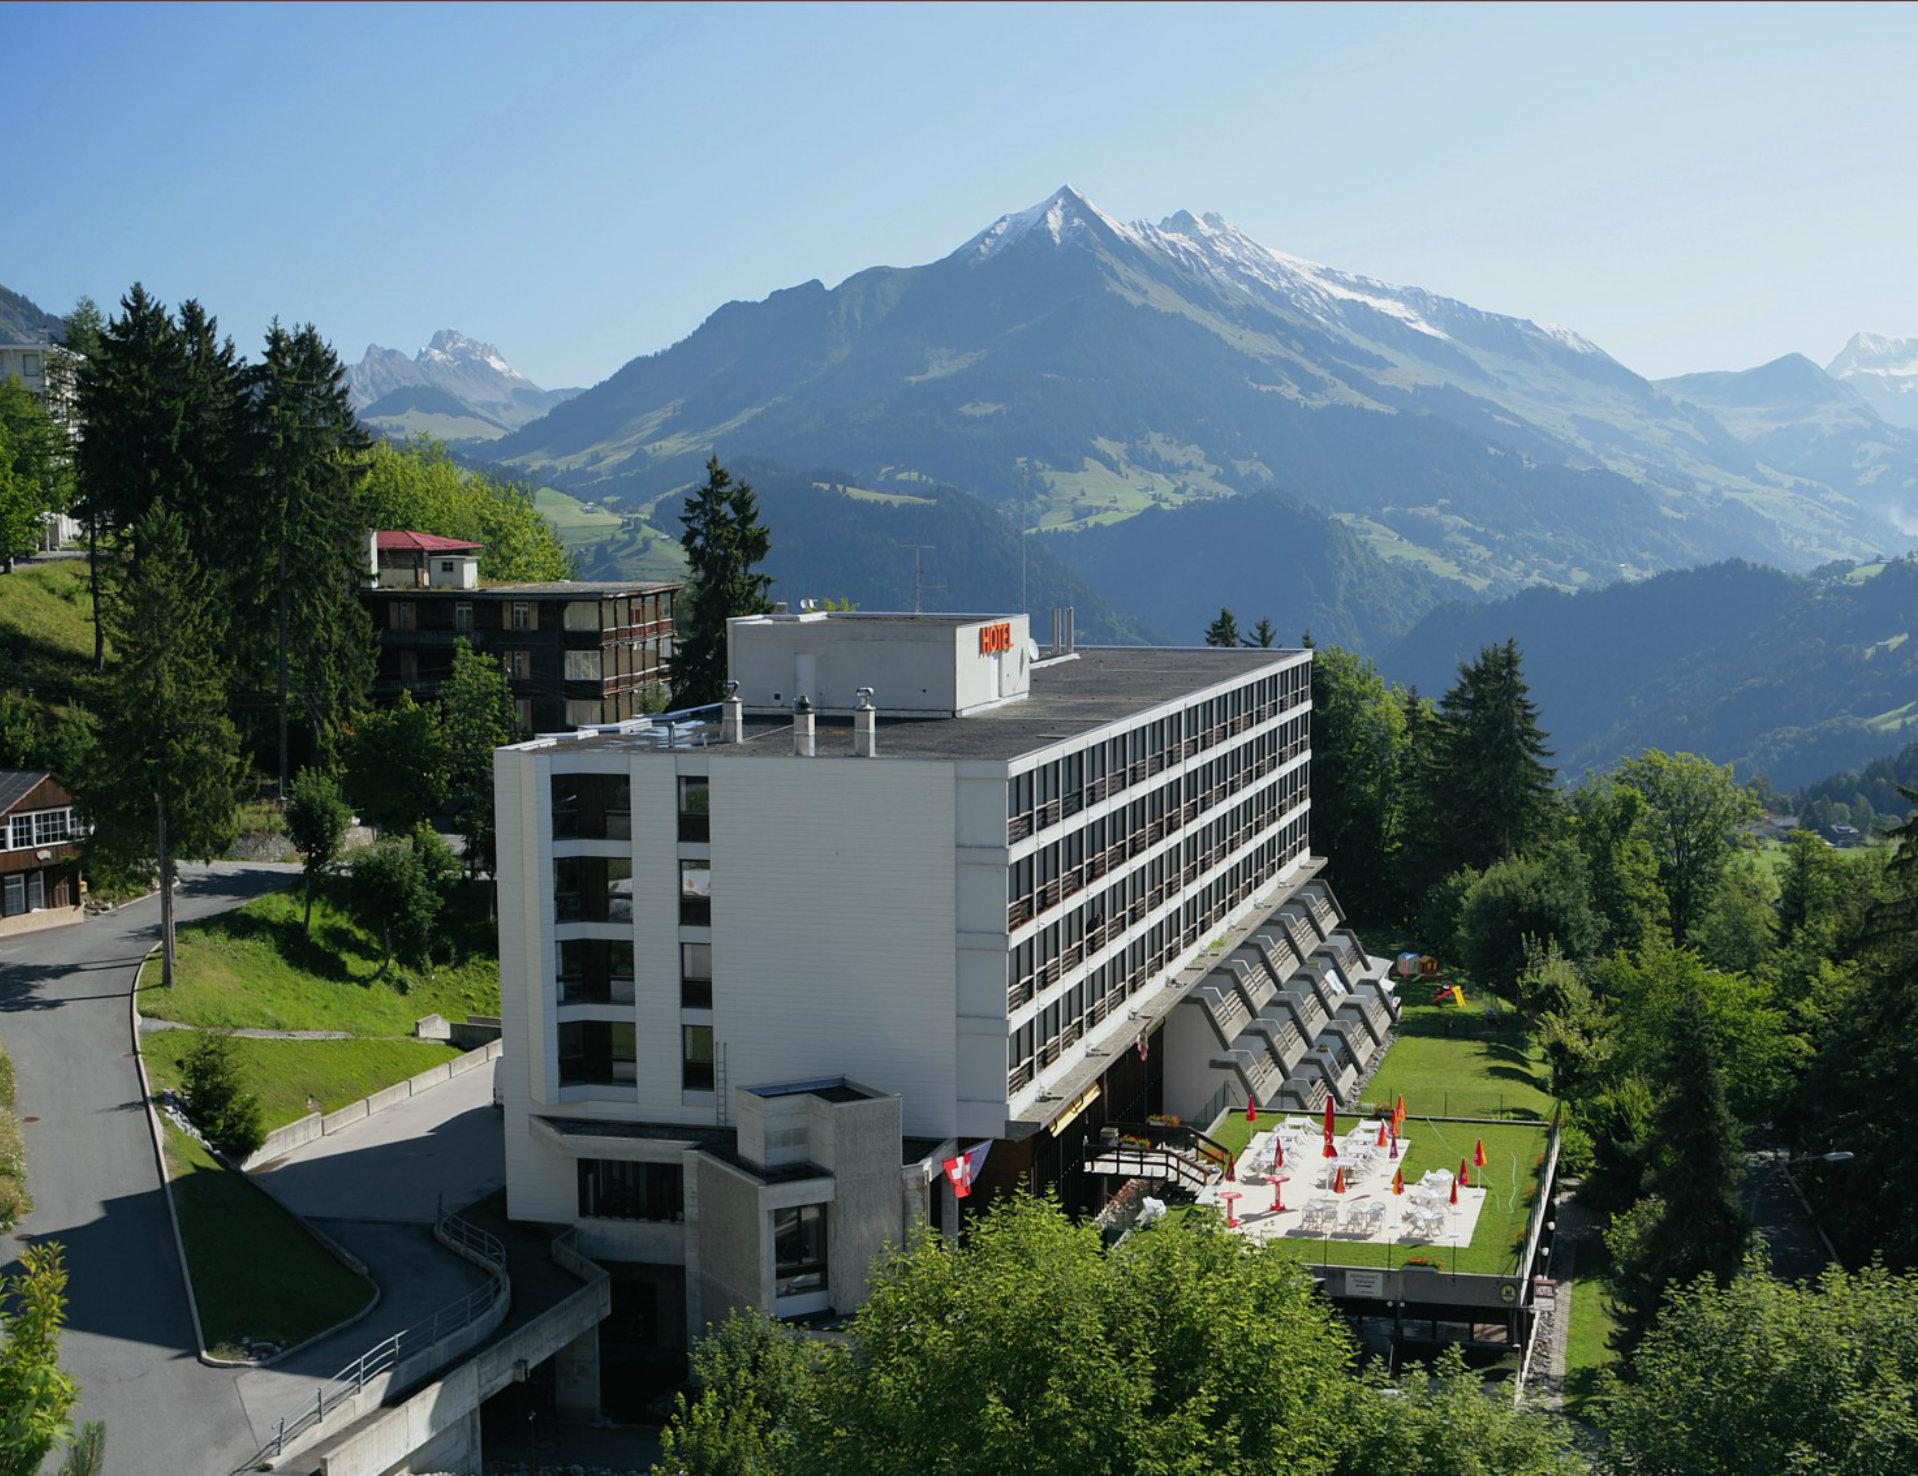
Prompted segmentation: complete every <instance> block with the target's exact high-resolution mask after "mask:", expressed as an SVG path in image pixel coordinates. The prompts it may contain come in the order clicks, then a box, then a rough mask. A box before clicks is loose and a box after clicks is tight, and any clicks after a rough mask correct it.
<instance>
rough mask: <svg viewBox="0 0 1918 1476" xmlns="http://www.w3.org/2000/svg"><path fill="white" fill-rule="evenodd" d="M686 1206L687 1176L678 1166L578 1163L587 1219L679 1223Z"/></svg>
mask: <svg viewBox="0 0 1918 1476" xmlns="http://www.w3.org/2000/svg"><path fill="white" fill-rule="evenodd" d="M685 1204H686V1183H685V1175H684V1172H683V1171H682V1170H681V1168H680V1166H679V1165H678V1164H676V1163H624V1162H620V1161H619V1160H616V1159H607V1158H582V1159H581V1160H580V1161H579V1212H580V1214H581V1215H583V1216H585V1217H586V1218H588V1219H595V1220H659V1221H666V1222H677V1221H678V1220H679V1219H680V1218H681V1216H682V1215H683V1214H684V1213H685Z"/></svg>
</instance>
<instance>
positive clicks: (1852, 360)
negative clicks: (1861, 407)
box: [1825, 333, 1918, 430]
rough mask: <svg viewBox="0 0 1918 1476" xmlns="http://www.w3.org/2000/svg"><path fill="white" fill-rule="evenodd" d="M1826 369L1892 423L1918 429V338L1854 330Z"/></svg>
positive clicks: (1909, 428)
mask: <svg viewBox="0 0 1918 1476" xmlns="http://www.w3.org/2000/svg"><path fill="white" fill-rule="evenodd" d="M1825 368H1826V371H1827V372H1828V373H1830V374H1831V375H1832V376H1833V377H1834V378H1837V379H1842V380H1844V381H1845V382H1846V383H1847V384H1849V385H1851V386H1852V387H1853V388H1854V389H1856V390H1857V391H1858V393H1859V394H1861V395H1863V396H1864V397H1865V399H1866V400H1867V401H1868V402H1869V403H1870V405H1871V407H1872V409H1874V410H1876V411H1877V412H1878V413H1879V414H1880V415H1882V416H1884V417H1885V419H1886V420H1888V421H1890V422H1891V423H1892V424H1893V425H1901V426H1904V427H1905V428H1906V429H1907V430H1918V338H1886V337H1885V336H1884V335H1883V334H1879V333H1854V334H1852V336H1851V342H1850V343H1848V344H1846V345H1845V346H1844V347H1843V348H1842V349H1840V350H1839V351H1838V357H1837V358H1835V359H1833V360H1832V361H1831V363H1829V364H1827V365H1826V366H1825Z"/></svg>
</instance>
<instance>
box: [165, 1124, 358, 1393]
mask: <svg viewBox="0 0 1918 1476" xmlns="http://www.w3.org/2000/svg"><path fill="white" fill-rule="evenodd" d="M166 1151H167V1165H168V1170H169V1176H170V1177H171V1179H172V1181H173V1203H174V1207H175V1208H176V1209H177V1210H178V1212H179V1216H180V1236H181V1239H182V1240H183V1241H184V1242H185V1244H186V1257H187V1269H188V1271H189V1273H190V1274H191V1276H192V1277H193V1296H194V1300H195V1301H196V1302H197V1303H198V1304H199V1308H200V1327H201V1332H202V1334H203V1335H204V1336H205V1338H206V1342H207V1349H208V1351H209V1352H212V1353H214V1354H215V1355H216V1356H221V1357H237V1356H240V1352H241V1349H242V1348H243V1346H244V1345H245V1344H246V1343H248V1342H253V1343H261V1342H265V1343H273V1344H277V1345H278V1346H280V1347H282V1348H290V1347H292V1346H293V1345H294V1344H295V1343H299V1342H303V1341H304V1340H305V1339H307V1338H310V1337H312V1336H313V1335H314V1334H315V1333H318V1332H323V1331H325V1330H326V1329H327V1328H329V1327H332V1326H333V1325H334V1324H336V1323H339V1322H343V1321H345V1320H346V1319H347V1318H348V1317H351V1316H352V1315H353V1314H354V1313H356V1312H358V1311H359V1310H360V1309H361V1308H362V1307H364V1306H365V1305H366V1304H367V1302H368V1301H369V1300H371V1298H372V1296H373V1285H372V1283H371V1282H369V1281H368V1280H367V1279H366V1278H365V1277H363V1276H360V1275H357V1274H356V1273H355V1272H353V1271H350V1270H348V1269H347V1267H345V1266H344V1265H342V1264H341V1263H340V1262H339V1261H338V1260H336V1259H335V1258H334V1257H333V1255H332V1254H331V1253H330V1252H329V1251H328V1250H327V1249H326V1248H325V1247H324V1246H322V1245H321V1244H320V1243H319V1242H318V1241H316V1240H315V1239H313V1237H312V1236H311V1235H308V1234H307V1233H306V1231H305V1230H304V1229H302V1228H301V1226H300V1225H299V1224H298V1223H297V1222H296V1221H295V1220H294V1219H293V1217H292V1216H290V1215H289V1214H287V1212H286V1211H285V1210H283V1209H281V1208H280V1207H279V1205H277V1204H275V1203H274V1202H273V1201H272V1200H271V1199H269V1198H267V1196H266V1195H265V1194H264V1193H262V1192H261V1191H260V1190H259V1189H256V1188H255V1187H254V1186H253V1185H252V1184H250V1183H249V1182H248V1181H247V1179H246V1177H245V1175H243V1174H238V1173H235V1172H234V1171H233V1170H231V1169H228V1168H223V1167H221V1165H220V1164H219V1162H218V1161H217V1160H216V1159H215V1158H214V1157H213V1156H212V1155H211V1154H210V1153H208V1152H207V1151H206V1149H205V1148H203V1147H201V1146H200V1144H198V1143H197V1142H195V1141H194V1140H193V1139H192V1138H189V1137H187V1136H186V1134H184V1133H181V1132H179V1131H177V1130H175V1129H174V1128H172V1127H171V1126H169V1127H168V1128H167V1130H166Z"/></svg>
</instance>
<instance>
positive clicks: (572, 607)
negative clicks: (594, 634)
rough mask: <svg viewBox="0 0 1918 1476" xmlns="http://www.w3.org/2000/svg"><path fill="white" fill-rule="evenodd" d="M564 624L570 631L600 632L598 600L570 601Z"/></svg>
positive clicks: (563, 619) (563, 620)
mask: <svg viewBox="0 0 1918 1476" xmlns="http://www.w3.org/2000/svg"><path fill="white" fill-rule="evenodd" d="M561 623H562V624H564V625H565V627H566V629H568V630H598V629H599V602H598V601H597V600H569V601H567V604H566V612H565V615H564V616H563V617H562V622H561Z"/></svg>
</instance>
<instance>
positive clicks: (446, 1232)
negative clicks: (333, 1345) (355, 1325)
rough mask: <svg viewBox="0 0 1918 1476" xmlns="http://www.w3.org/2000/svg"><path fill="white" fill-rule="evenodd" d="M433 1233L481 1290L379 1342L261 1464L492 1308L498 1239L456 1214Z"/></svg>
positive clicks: (500, 1265)
mask: <svg viewBox="0 0 1918 1476" xmlns="http://www.w3.org/2000/svg"><path fill="white" fill-rule="evenodd" d="M433 1234H434V1237H435V1238H436V1239H438V1240H439V1241H440V1243H441V1244H443V1245H445V1246H446V1247H447V1248H448V1249H449V1250H451V1251H452V1252H454V1254H456V1255H458V1256H460V1257H462V1258H464V1259H465V1260H468V1261H471V1262H473V1264H474V1265H476V1266H479V1267H481V1268H482V1269H484V1270H485V1271H487V1273H488V1276H487V1280H486V1284H485V1285H484V1286H479V1287H475V1288H474V1289H473V1290H472V1291H470V1292H468V1293H467V1294H466V1295H465V1296H463V1297H461V1298H460V1299H459V1300H458V1301H457V1302H453V1303H451V1304H449V1305H447V1306H444V1307H441V1308H439V1309H438V1310H437V1311H436V1312H434V1313H433V1315H432V1316H431V1317H429V1318H427V1319H425V1320H424V1321H423V1322H417V1323H415V1324H414V1325H413V1326H411V1327H409V1328H404V1329H402V1330H401V1331H399V1332H396V1333H394V1334H393V1335H392V1336H391V1337H388V1338H383V1339H382V1340H381V1341H379V1342H377V1343H375V1344H374V1345H373V1346H372V1347H370V1348H368V1349H367V1350H366V1351H365V1352H364V1353H362V1354H360V1356H359V1357H358V1358H355V1359H354V1360H353V1361H352V1362H351V1363H349V1364H347V1365H346V1367H345V1368H343V1369H341V1370H340V1371H339V1372H338V1373H336V1374H335V1375H333V1377H332V1378H330V1379H328V1380H326V1381H325V1382H324V1383H322V1384H320V1385H318V1386H317V1387H316V1388H315V1389H314V1391H313V1401H312V1403H311V1404H309V1405H307V1406H306V1407H305V1408H304V1409H303V1410H302V1411H301V1412H300V1413H299V1414H297V1415H292V1416H288V1417H285V1418H282V1419H281V1420H280V1422H279V1424H278V1425H277V1427H276V1428H275V1430H274V1433H273V1438H272V1440H270V1441H269V1442H268V1443H267V1445H266V1447H265V1448H264V1449H262V1450H261V1451H260V1456H259V1458H260V1459H264V1458H268V1457H274V1458H277V1457H279V1456H281V1455H284V1454H285V1453H286V1450H287V1447H288V1445H289V1443H291V1442H296V1441H298V1440H299V1438H300V1437H301V1436H303V1435H305V1434H307V1433H308V1432H309V1431H311V1430H313V1429H314V1428H316V1427H317V1426H319V1425H322V1424H324V1423H325V1422H326V1418H327V1416H328V1415H329V1414H333V1413H335V1412H336V1411H338V1410H339V1409H340V1407H341V1406H342V1405H345V1404H348V1403H353V1402H356V1401H357V1400H358V1399H359V1396H360V1395H361V1394H362V1393H363V1392H364V1391H365V1390H366V1388H367V1386H368V1385H369V1384H371V1383H373V1382H374V1381H376V1380H377V1379H379V1378H381V1377H382V1376H383V1375H388V1374H391V1373H392V1372H393V1371H394V1370H395V1369H397V1368H398V1367H399V1366H400V1365H401V1364H402V1363H404V1362H405V1361H406V1360H407V1359H409V1358H412V1357H415V1356H417V1355H419V1354H421V1353H423V1352H425V1351H427V1350H429V1349H431V1348H434V1347H436V1346H438V1345H439V1344H440V1343H442V1342H444V1341H445V1340H447V1339H449V1338H452V1337H454V1336H456V1335H457V1334H459V1333H460V1332H463V1331H464V1330H465V1329H467V1328H469V1327H472V1326H473V1325H474V1324H475V1323H478V1322H480V1321H482V1320H484V1319H485V1318H486V1317H487V1316H488V1315H489V1314H490V1313H492V1312H493V1311H494V1309H495V1308H496V1307H497V1305H498V1303H499V1300H500V1296H501V1293H502V1291H503V1290H504V1289H505V1288H506V1286H507V1279H506V1247H505V1246H504V1245H503V1244H501V1243H500V1240H499V1237H498V1236H496V1235H493V1234H491V1233H490V1232H488V1231H485V1230H482V1229H480V1227H479V1226H477V1225H475V1224H472V1223H471V1222H470V1221H467V1220H462V1219H461V1218H460V1217H459V1216H458V1215H455V1214H449V1213H447V1212H446V1211H444V1210H442V1211H441V1212H440V1215H439V1218H438V1219H437V1220H436V1221H435V1222H434V1225H433Z"/></svg>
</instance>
